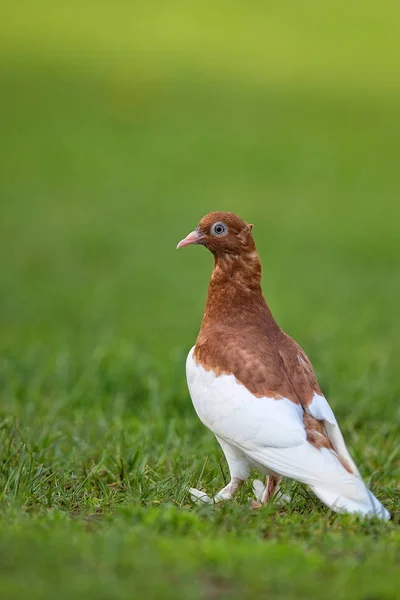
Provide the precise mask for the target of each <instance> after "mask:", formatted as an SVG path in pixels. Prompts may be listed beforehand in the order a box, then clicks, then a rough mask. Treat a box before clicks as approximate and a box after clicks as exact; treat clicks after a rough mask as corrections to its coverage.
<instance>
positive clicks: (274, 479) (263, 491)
mask: <svg viewBox="0 0 400 600" xmlns="http://www.w3.org/2000/svg"><path fill="white" fill-rule="evenodd" d="M281 481H282V477H279V476H278V475H269V476H268V477H267V478H266V480H265V485H264V484H263V482H262V481H260V480H259V479H255V480H254V481H253V491H254V495H255V497H256V501H254V500H253V501H252V504H251V508H261V507H262V506H263V504H267V502H268V501H269V500H270V499H271V498H272V497H273V496H276V494H278V493H279V488H280V483H281ZM282 499H283V500H285V501H287V500H288V499H289V498H288V496H285V495H283V496H282Z"/></svg>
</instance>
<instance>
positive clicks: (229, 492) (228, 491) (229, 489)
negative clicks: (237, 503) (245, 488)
mask: <svg viewBox="0 0 400 600" xmlns="http://www.w3.org/2000/svg"><path fill="white" fill-rule="evenodd" d="M242 483H243V479H239V478H238V477H232V479H231V480H230V482H229V483H228V485H226V486H225V487H224V488H222V490H220V491H219V492H218V494H215V496H214V497H213V498H210V496H207V494H206V493H205V492H203V491H202V490H196V488H189V493H190V497H191V499H192V501H193V502H195V503H200V502H204V503H205V504H217V503H218V502H223V501H225V500H232V498H233V497H234V495H235V494H236V492H237V490H238V489H239V487H240V486H241V485H242Z"/></svg>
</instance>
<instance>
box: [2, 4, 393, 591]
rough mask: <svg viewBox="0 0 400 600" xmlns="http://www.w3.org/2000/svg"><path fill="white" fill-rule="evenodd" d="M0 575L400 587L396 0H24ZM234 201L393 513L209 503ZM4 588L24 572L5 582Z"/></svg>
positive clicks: (5, 78)
mask: <svg viewBox="0 0 400 600" xmlns="http://www.w3.org/2000/svg"><path fill="white" fill-rule="evenodd" d="M2 13H3V17H2V19H1V22H0V88H1V89H0V103H1V114H2V125H1V135H0V170H1V177H0V193H1V206H0V302H1V311H0V351H1V361H0V384H1V389H2V402H1V409H0V411H1V412H0V418H1V422H0V443H1V447H0V450H1V456H0V461H1V468H0V494H1V496H0V498H1V500H0V502H1V504H0V506H1V519H2V520H1V523H0V539H1V541H0V559H1V560H0V586H2V588H3V590H4V593H2V594H1V595H3V596H4V597H7V598H10V599H11V598H22V597H24V598H25V597H27V595H28V596H29V597H32V598H50V597H53V596H54V595H55V594H57V595H58V597H59V598H64V597H65V598H71V597H74V598H89V597H96V598H105V599H106V598H107V599H108V598H118V599H120V598H121V599H122V598H131V597H132V595H133V594H136V595H138V596H139V597H140V595H143V596H145V597H160V598H164V597H165V598H178V597H182V598H188V599H190V598H196V599H197V598H207V599H208V598H217V597H229V598H236V597H237V598H244V597H249V598H256V597H260V598H261V597H262V598H265V597H269V596H270V597H272V598H276V597H282V598H303V597H304V598H310V597H321V598H322V597H324V598H327V599H329V598H337V597H338V595H339V596H341V597H349V598H360V599H363V600H373V599H375V598H376V599H378V598H379V600H380V599H382V598H396V597H397V594H398V586H399V574H398V572H399V569H398V567H399V560H400V555H399V545H400V537H399V534H398V523H399V509H398V502H399V491H398V484H399V477H400V467H399V450H398V438H399V431H400V429H399V425H400V409H399V388H400V373H399V368H398V367H399V357H400V341H399V340H400V319H399V305H400V270H399V256H400V236H399V218H400V206H399V189H400V186H399V184H400V181H399V179H400V175H399V159H400V141H399V140H400V116H399V115H400V112H399V108H400V107H399V100H400V68H399V67H400V58H399V56H400V38H399V35H398V31H399V24H400V22H399V21H400V19H399V17H400V9H399V7H398V5H397V3H395V2H390V1H389V0H385V1H384V2H383V3H380V5H379V7H378V5H377V4H376V3H373V2H364V3H362V4H361V3H356V2H335V3H330V2H328V3H324V4H321V3H318V2H315V1H305V2H301V3H298V2H294V1H293V0H292V1H285V2H281V3H279V4H275V5H274V4H272V3H263V2H258V1H253V0H251V1H250V2H246V3H244V2H236V1H232V2H216V3H215V2H214V3H213V2H201V3H193V2H183V1H182V2H176V1H171V2H168V3H166V2H165V3H163V2H155V1H150V2H142V3H137V2H127V1H126V2H124V1H122V0H118V1H116V2H113V3H111V2H104V1H103V2H102V1H98V2H93V1H87V2H85V3H80V2H76V1H70V2H68V3H64V4H61V3H52V4H49V3H47V2H43V1H37V2H35V3H33V2H25V1H21V2H19V3H18V4H17V3H11V2H7V3H3V6H2ZM212 210H229V211H234V212H237V213H238V214H239V215H240V216H241V217H243V218H244V219H245V220H246V221H248V222H251V223H254V237H255V239H256V243H257V246H258V249H259V251H260V254H261V258H262V263H263V274H264V275H263V288H264V292H265V295H266V297H267V300H268V302H269V304H270V307H271V309H272V311H273V313H274V315H275V316H276V318H277V320H278V322H279V323H280V325H281V326H282V327H283V328H284V329H285V330H286V331H287V332H288V333H290V334H291V335H292V336H294V337H295V338H296V339H297V340H298V341H299V342H300V343H301V345H302V346H303V347H304V348H305V350H306V351H307V353H308V354H309V356H310V358H311V359H312V361H313V364H314V366H315V369H316V371H317V374H318V377H319V380H320V383H321V386H322V388H323V390H324V391H325V393H326V395H327V396H328V397H329V400H330V403H331V405H332V406H333V408H334V410H335V413H336V414H337V416H338V418H339V421H340V423H341V425H342V428H343V431H344V434H345V437H346V439H347V441H348V444H349V448H350V450H351V452H352V454H353V455H354V457H355V459H356V461H357V463H358V464H359V466H360V469H361V472H362V473H363V475H364V476H365V477H366V480H367V481H368V482H369V484H370V485H371V487H372V488H373V489H374V491H375V493H376V495H377V496H378V497H379V498H380V499H381V500H382V501H383V502H384V504H385V505H386V506H387V507H388V509H389V510H390V511H391V512H392V514H393V517H394V518H393V520H392V522H391V523H389V524H382V523H379V524H377V523H374V522H370V523H362V522H359V521H357V519H354V518H350V517H346V516H341V517H338V516H335V515H332V514H330V513H329V512H328V511H327V510H326V509H325V508H323V507H322V506H321V505H320V504H319V503H318V502H317V500H316V499H315V498H314V497H312V496H311V494H310V493H309V492H308V491H307V490H306V489H304V488H302V487H301V486H296V485H294V484H290V483H288V484H287V486H286V487H287V490H291V493H292V494H293V502H292V504H291V505H290V507H283V508H282V507H278V506H275V505H272V506H271V507H268V508H266V509H265V510H262V511H260V512H259V513H251V512H249V511H247V497H248V496H250V495H251V486H249V487H248V488H247V489H245V490H244V491H243V493H242V495H241V497H240V498H239V499H238V502H237V503H234V504H232V505H231V506H226V507H221V508H218V510H213V509H209V508H205V509H197V508H196V509H193V508H192V507H191V506H190V503H189V501H188V497H187V493H186V489H187V486H188V485H196V486H198V485H204V486H205V487H206V488H207V490H208V491H210V492H212V491H216V490H218V489H219V488H220V487H221V486H222V485H223V483H224V478H226V477H227V471H226V467H225V464H224V461H223V459H222V457H221V454H220V451H219V449H218V447H217V446H216V443H215V442H214V440H213V437H212V436H211V434H209V433H208V432H207V431H206V430H205V429H204V428H203V427H202V426H201V424H200V423H199V422H198V421H197V418H196V417H195V415H194V411H193V408H192V406H191V402H190V399H189V397H188V393H187V390H186V384H185V376H184V359H185V356H186V353H187V351H188V350H189V348H190V347H191V346H192V345H193V343H194V340H195V337H196V334H197V331H198V328H199V324H200V320H201V316H202V311H203V306H204V300H205V294H206V289H207V280H208V277H209V275H210V271H211V268H212V259H211V257H210V255H208V253H207V252H206V251H205V250H204V249H202V248H195V249H193V248H190V249H187V250H184V251H181V252H179V253H178V252H176V250H175V247H176V244H177V242H178V241H179V240H180V239H181V238H182V237H184V236H185V235H186V234H187V233H188V232H189V231H191V230H192V229H194V228H195V227H196V225H197V223H198V221H199V219H200V218H201V217H202V216H203V215H204V214H205V213H207V212H209V211H212ZM0 589H1V587H0Z"/></svg>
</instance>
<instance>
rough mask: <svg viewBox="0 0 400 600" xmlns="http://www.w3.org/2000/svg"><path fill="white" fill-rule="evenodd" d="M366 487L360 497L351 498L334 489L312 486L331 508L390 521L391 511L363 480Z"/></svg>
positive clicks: (340, 511)
mask: <svg viewBox="0 0 400 600" xmlns="http://www.w3.org/2000/svg"><path fill="white" fill-rule="evenodd" d="M359 481H360V484H362V486H363V487H364V494H362V497H361V498H360V499H357V500H356V499H354V498H350V497H348V496H344V495H342V494H337V493H335V492H333V491H332V490H328V489H326V488H323V487H320V486H314V485H312V486H310V487H311V489H312V491H313V492H314V494H315V495H316V496H317V497H318V498H319V499H320V500H321V501H322V502H323V503H324V504H326V505H327V506H329V508H331V509H332V510H334V511H335V512H338V513H356V514H359V515H363V516H365V517H378V519H383V520H384V521H389V519H390V513H389V512H388V511H387V510H386V508H385V507H384V506H383V505H382V504H381V503H380V502H379V500H378V499H377V498H376V497H375V496H374V494H373V493H372V492H371V491H370V490H369V489H368V488H367V486H366V485H365V484H364V483H363V482H362V481H361V480H359Z"/></svg>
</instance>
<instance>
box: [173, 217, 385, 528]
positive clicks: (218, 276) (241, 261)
mask: <svg viewBox="0 0 400 600" xmlns="http://www.w3.org/2000/svg"><path fill="white" fill-rule="evenodd" d="M252 228H253V225H250V224H247V223H246V222H245V221H243V220H242V219H241V218H239V217H238V216H236V215H235V214H234V213H230V212H212V213H209V214H208V215H206V216H205V217H203V218H202V219H201V221H200V223H199V225H198V227H197V229H195V230H194V231H192V232H191V233H189V235H187V237H185V238H184V239H183V240H182V241H180V242H179V244H178V246H177V247H178V248H183V247H185V246H190V245H193V244H196V245H201V246H205V247H206V248H207V249H208V250H210V252H211V253H212V254H213V255H214V269H213V272H212V275H211V279H210V283H209V288H208V293H207V300H206V306H205V311H204V316H203V320H202V324H201V328H200V332H199V334H198V337H197V340H196V344H195V346H194V347H193V348H192V349H191V350H190V352H189V355H188V357H187V361H186V377H187V383H188V388H189V392H190V396H191V399H192V402H193V406H194V409H195V411H196V413H197V415H198V417H199V418H200V420H201V421H202V423H203V424H204V425H205V426H206V427H208V429H210V430H211V431H212V432H213V433H214V435H215V437H216V438H217V441H218V442H219V444H220V446H221V448H222V451H223V453H224V455H225V458H226V461H227V463H228V467H229V471H230V482H229V483H228V484H227V485H226V486H225V487H224V488H223V489H221V491H219V492H218V493H217V494H216V495H215V496H214V497H213V498H210V497H209V496H208V495H207V494H206V493H205V492H204V491H202V490H197V489H195V488H191V489H190V493H191V497H192V499H193V500H194V501H202V502H206V503H217V502H221V501H225V500H230V499H232V498H233V497H234V495H235V493H236V492H237V490H238V489H239V487H240V486H241V484H242V483H243V482H244V481H246V480H247V479H248V477H249V475H250V470H251V469H252V468H254V467H255V468H256V469H257V470H258V471H259V472H260V473H261V474H263V475H264V476H265V477H266V483H265V485H264V484H263V483H262V482H261V481H259V480H257V481H256V482H255V483H254V491H255V494H256V497H257V500H258V501H259V505H263V504H265V503H266V502H268V501H269V500H270V499H271V498H273V497H275V498H276V494H277V493H278V490H279V485H280V482H281V479H282V478H283V477H287V478H290V479H294V480H296V481H298V482H300V483H302V484H305V485H307V486H309V487H310V488H311V490H312V491H313V492H314V494H315V495H316V496H317V497H318V498H319V499H320V500H321V501H322V502H323V503H324V504H326V505H327V506H328V507H330V509H331V510H333V511H335V512H339V513H355V514H359V515H362V516H366V517H372V516H376V517H378V518H380V519H385V520H388V519H389V518H390V514H389V512H388V511H387V510H386V509H385V508H384V507H383V506H382V504H381V503H380V502H379V500H378V499H377V498H376V497H375V496H374V494H373V493H372V492H371V491H370V490H369V489H368V487H367V486H366V484H365V483H364V481H363V480H362V478H361V475H360V473H359V471H358V468H357V466H356V465H355V463H354V461H353V459H352V458H351V456H350V454H349V452H348V450H347V447H346V444H345V441H344V439H343V435H342V433H341V430H340V428H339V425H338V423H337V421H336V418H335V415H334V413H333V411H332V409H331V407H330V405H329V404H328V401H327V400H326V398H325V396H324V395H323V393H322V391H321V389H320V387H319V385H318V381H317V378H316V375H315V373H314V369H313V367H312V365H311V362H310V360H309V359H308V357H307V355H306V354H305V352H304V351H303V349H302V348H301V347H300V346H299V345H298V344H297V343H296V342H295V341H294V340H293V339H292V338H291V337H289V336H288V335H287V334H286V333H284V331H282V329H281V328H280V327H279V325H278V324H277V322H276V321H275V319H274V317H273V316H272V313H271V311H270V309H269V307H268V305H267V303H266V301H265V299H264V297H263V294H262V290H261V263H260V258H259V255H258V252H257V249H256V245H255V243H254V240H253V236H252Z"/></svg>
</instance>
